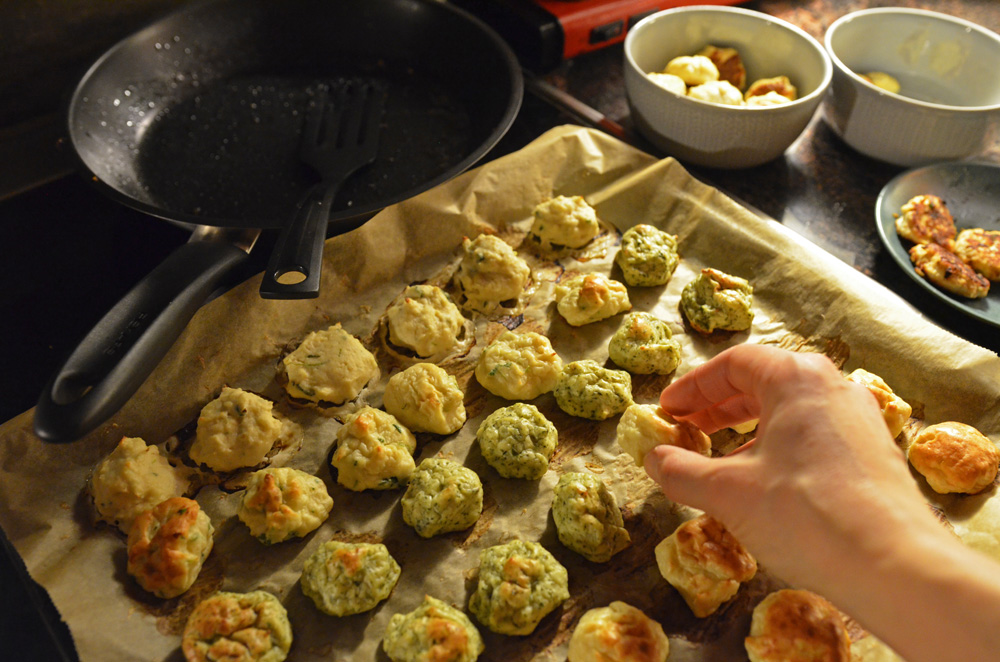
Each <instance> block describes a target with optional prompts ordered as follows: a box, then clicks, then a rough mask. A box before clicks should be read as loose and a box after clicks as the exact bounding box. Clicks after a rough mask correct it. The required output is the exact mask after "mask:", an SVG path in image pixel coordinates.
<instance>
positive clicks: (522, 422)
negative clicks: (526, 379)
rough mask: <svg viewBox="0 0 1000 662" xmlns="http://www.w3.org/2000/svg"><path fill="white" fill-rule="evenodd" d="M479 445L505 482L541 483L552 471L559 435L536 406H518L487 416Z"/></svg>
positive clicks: (479, 434) (477, 433) (486, 458)
mask: <svg viewBox="0 0 1000 662" xmlns="http://www.w3.org/2000/svg"><path fill="white" fill-rule="evenodd" d="M476 441H477V442H479V449H480V451H482V454H483V459H485V460H486V463H487V464H489V465H490V466H491V467H493V468H494V469H496V470H497V473H499V474H500V475H501V476H503V477H504V478H525V479H528V480H539V479H540V478H541V477H542V476H544V475H545V472H546V471H548V469H549V459H550V458H551V457H552V454H553V453H554V452H555V450H556V444H558V442H559V434H558V433H557V432H556V426H555V425H553V424H552V422H551V421H550V420H549V419H547V418H545V415H544V414H542V412H540V411H538V408H537V407H535V405H529V404H525V403H523V402H518V403H517V404H513V405H510V406H509V407H502V408H500V409H497V410H496V411H495V412H493V413H492V414H490V415H489V416H487V417H486V418H485V419H484V420H483V422H482V423H480V424H479V430H478V431H477V432H476Z"/></svg>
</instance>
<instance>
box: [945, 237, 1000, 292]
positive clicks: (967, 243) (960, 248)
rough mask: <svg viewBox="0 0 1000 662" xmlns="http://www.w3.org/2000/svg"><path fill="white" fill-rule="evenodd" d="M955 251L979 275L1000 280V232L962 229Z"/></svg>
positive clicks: (956, 241)
mask: <svg viewBox="0 0 1000 662" xmlns="http://www.w3.org/2000/svg"><path fill="white" fill-rule="evenodd" d="M955 253H957V254H958V256H959V257H960V258H962V259H963V260H964V261H965V262H966V263H967V264H968V265H969V266H970V267H972V268H973V269H975V270H976V271H977V272H978V273H979V275H981V276H985V277H986V278H989V279H990V280H1000V232H998V231H996V230H984V229H982V228H972V229H970V230H962V231H961V232H959V233H958V239H956V240H955Z"/></svg>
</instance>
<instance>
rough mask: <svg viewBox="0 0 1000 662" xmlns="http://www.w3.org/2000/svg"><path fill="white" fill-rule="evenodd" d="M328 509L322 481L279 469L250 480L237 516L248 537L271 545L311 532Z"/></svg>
mask: <svg viewBox="0 0 1000 662" xmlns="http://www.w3.org/2000/svg"><path fill="white" fill-rule="evenodd" d="M332 508H333V499H332V498H330V494H329V493H328V492H327V491H326V485H324V484H323V481H322V480H320V479H319V478H317V477H316V476H313V475H312V474H307V473H306V472H304V471H300V470H298V469H291V468H288V467H280V468H268V469H261V470H260V471H257V472H254V474H253V475H252V476H250V481H249V482H248V483H247V488H246V492H244V493H243V499H242V501H240V508H239V511H238V512H237V515H238V516H239V518H240V521H241V522H243V523H244V524H246V525H247V526H248V527H249V528H250V535H252V536H254V537H255V538H257V539H258V540H260V541H261V542H262V543H264V544H265V545H271V544H274V543H279V542H283V541H285V540H289V539H291V538H301V537H302V536H305V535H306V534H308V533H310V532H312V531H315V530H316V528H318V527H319V525H320V524H322V523H323V522H324V521H325V520H326V518H327V517H328V516H329V515H330V510H331V509H332Z"/></svg>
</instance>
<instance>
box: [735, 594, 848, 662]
mask: <svg viewBox="0 0 1000 662" xmlns="http://www.w3.org/2000/svg"><path fill="white" fill-rule="evenodd" d="M744 646H745V647H746V651H747V655H748V656H749V657H750V662H851V639H850V636H848V634H847V628H846V627H845V626H844V619H843V618H842V617H841V616H840V613H839V612H838V611H837V609H836V608H835V607H834V606H833V605H831V604H830V603H829V602H827V601H826V600H825V599H823V598H821V597H820V596H818V595H816V594H815V593H810V592H809V591H801V590H795V589H783V590H780V591H775V592H774V593H771V594H770V595H768V596H767V597H766V598H764V599H763V600H761V602H760V603H759V604H758V605H757V606H756V607H755V608H754V610H753V617H752V618H751V621H750V636H749V637H747V638H746V639H745V640H744Z"/></svg>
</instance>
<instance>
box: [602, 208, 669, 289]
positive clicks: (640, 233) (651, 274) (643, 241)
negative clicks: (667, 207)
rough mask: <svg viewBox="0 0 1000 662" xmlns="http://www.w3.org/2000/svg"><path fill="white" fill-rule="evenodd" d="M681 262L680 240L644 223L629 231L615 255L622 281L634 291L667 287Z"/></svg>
mask: <svg viewBox="0 0 1000 662" xmlns="http://www.w3.org/2000/svg"><path fill="white" fill-rule="evenodd" d="M679 262H680V255H678V253H677V237H675V236H674V235H672V234H670V233H669V232H664V231H663V230H660V229H659V228H656V227H653V226H652V225H646V224H642V223H640V224H639V225H635V226H633V227H631V228H629V229H628V230H626V231H625V234H623V235H622V244H621V248H619V249H618V252H617V253H616V254H615V263H616V264H617V265H618V266H619V267H620V268H621V270H622V277H623V278H624V279H625V282H626V283H628V284H629V285H632V286H633V287H652V286H654V285H665V284H666V283H668V282H669V281H670V277H671V276H672V275H673V274H674V270H675V269H677V264H678V263H679Z"/></svg>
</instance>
